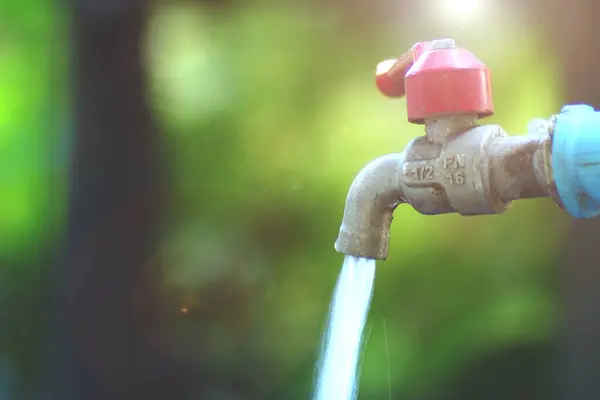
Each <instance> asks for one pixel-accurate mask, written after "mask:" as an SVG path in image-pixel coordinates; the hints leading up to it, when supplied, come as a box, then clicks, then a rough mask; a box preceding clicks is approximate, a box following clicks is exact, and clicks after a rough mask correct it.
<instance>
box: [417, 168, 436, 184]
mask: <svg viewBox="0 0 600 400" xmlns="http://www.w3.org/2000/svg"><path fill="white" fill-rule="evenodd" d="M412 176H413V178H414V179H415V180H417V181H431V180H433V178H434V177H435V168H433V166H431V165H425V166H422V167H416V168H413V170H412Z"/></svg>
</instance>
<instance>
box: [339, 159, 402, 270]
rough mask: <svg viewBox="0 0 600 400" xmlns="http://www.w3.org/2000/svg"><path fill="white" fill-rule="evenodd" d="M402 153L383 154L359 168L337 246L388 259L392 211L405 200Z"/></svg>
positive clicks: (349, 250)
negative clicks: (360, 169)
mask: <svg viewBox="0 0 600 400" xmlns="http://www.w3.org/2000/svg"><path fill="white" fill-rule="evenodd" d="M403 160H404V155H403V154H402V153H397V154H389V155H386V156H383V157H380V158H378V159H376V160H374V161H372V162H371V163H369V164H368V165H367V166H366V167H365V168H363V169H362V171H360V173H359V174H358V176H357V177H356V178H355V179H354V182H353V183H352V186H351V187H350V190H349V192H348V197H347V198H346V208H345V210H344V218H343V220H342V226H341V228H340V234H339V236H338V238H337V241H336V242H335V249H336V250H337V251H338V252H340V253H343V254H348V255H353V256H356V257H363V258H370V259H376V260H385V259H386V258H387V252H388V243H389V241H390V225H391V223H392V218H393V215H392V214H393V212H394V210H395V209H396V207H397V206H398V204H400V203H402V202H404V201H405V200H404V197H403V192H402V186H401V182H402V165H403Z"/></svg>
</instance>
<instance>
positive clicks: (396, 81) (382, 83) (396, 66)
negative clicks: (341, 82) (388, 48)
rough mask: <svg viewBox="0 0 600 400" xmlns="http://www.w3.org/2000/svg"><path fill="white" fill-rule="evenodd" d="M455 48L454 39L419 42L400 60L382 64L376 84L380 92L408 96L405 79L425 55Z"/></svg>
mask: <svg viewBox="0 0 600 400" xmlns="http://www.w3.org/2000/svg"><path fill="white" fill-rule="evenodd" d="M454 47H456V43H455V42H454V40H452V39H438V40H433V41H430V42H419V43H417V44H415V45H414V46H413V47H412V48H411V49H410V50H409V51H407V52H406V53H404V54H402V55H401V56H400V57H399V58H397V59H391V60H385V61H382V62H380V63H379V64H378V65H377V69H376V72H375V84H376V85H377V88H378V89H379V91H380V92H381V93H383V94H384V95H386V96H388V97H402V96H404V95H405V94H406V91H405V88H404V77H405V76H406V73H407V72H408V70H409V69H410V68H411V67H412V66H413V64H414V63H415V62H416V61H417V59H418V58H419V57H421V55H422V54H423V53H425V52H426V51H429V50H432V49H450V48H454Z"/></svg>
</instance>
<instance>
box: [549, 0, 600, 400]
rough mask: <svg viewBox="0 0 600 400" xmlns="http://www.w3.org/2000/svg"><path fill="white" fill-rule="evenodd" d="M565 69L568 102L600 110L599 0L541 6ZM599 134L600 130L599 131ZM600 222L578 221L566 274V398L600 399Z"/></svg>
mask: <svg viewBox="0 0 600 400" xmlns="http://www.w3.org/2000/svg"><path fill="white" fill-rule="evenodd" d="M541 7H544V8H540V9H541V10H548V11H547V12H544V14H547V13H548V12H549V13H552V14H553V15H552V17H551V18H549V19H547V20H546V25H547V26H548V29H549V31H550V32H551V35H552V36H553V40H554V42H555V43H556V49H557V54H558V55H559V62H561V63H562V66H563V71H564V82H565V88H566V93H565V94H566V97H565V99H564V103H565V104H568V103H587V104H591V105H593V106H594V107H596V108H598V107H599V106H600V69H598V66H599V65H600V51H598V37H600V24H598V20H599V19H600V7H599V6H598V3H597V2H596V1H595V0H577V1H576V2H558V1H556V2H552V4H551V5H547V4H546V3H544V4H542V5H541ZM599 134H600V132H599ZM599 238H600V219H598V218H597V219H594V220H589V221H580V220H573V222H572V224H571V228H570V232H569V237H568V251H567V254H566V256H565V259H564V267H563V269H562V272H561V276H560V278H561V285H562V290H563V298H564V301H565V313H566V315H565V318H566V324H565V332H564V333H565V336H564V346H565V347H564V349H565V353H564V354H565V359H564V361H565V362H564V364H563V377H564V383H565V386H564V390H563V391H562V397H561V399H564V400H588V399H598V398H600V378H599V377H600V312H599V311H598V310H599V307H600V251H599V250H598V243H599Z"/></svg>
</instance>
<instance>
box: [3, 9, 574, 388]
mask: <svg viewBox="0 0 600 400" xmlns="http://www.w3.org/2000/svg"><path fill="white" fill-rule="evenodd" d="M487 3H492V2H491V1H488V2H486V4H485V6H481V7H479V6H478V5H477V4H476V5H469V4H466V5H463V6H461V7H467V8H462V9H461V10H462V11H460V12H456V7H455V8H446V9H445V8H443V7H444V5H443V4H439V5H437V4H434V2H433V1H432V2H424V3H423V5H416V6H414V9H413V10H412V11H411V12H413V13H414V15H415V16H414V18H409V22H410V21H411V20H412V23H407V19H406V17H403V19H402V23H400V22H395V21H394V20H393V18H392V17H390V16H388V17H387V18H388V19H387V20H386V22H382V23H378V22H377V20H376V19H375V20H373V18H374V17H373V16H372V14H368V13H367V16H371V19H369V18H367V17H365V18H364V19H361V15H360V13H357V11H356V10H357V8H358V7H356V6H354V7H350V6H348V7H346V6H345V5H344V4H336V5H332V4H330V3H328V5H327V6H325V5H322V4H320V3H319V2H306V3H293V2H280V3H273V2H264V1H260V0H247V1H245V2H238V3H231V4H227V6H226V7H220V6H215V5H214V4H212V3H210V2H205V3H201V2H197V3H191V2H156V4H154V6H153V9H152V14H151V16H150V17H149V24H148V26H147V31H146V34H145V36H144V42H143V48H144V57H145V60H146V67H147V70H148V73H149V77H150V81H149V85H150V89H151V90H150V93H151V96H150V97H149V98H148V99H147V100H148V101H149V102H150V104H151V106H152V108H153V110H154V111H155V116H156V119H157V121H158V123H159V126H160V131H161V133H162V134H163V136H164V139H165V143H166V144H165V146H166V149H165V150H166V151H167V154H168V158H169V160H170V171H171V181H170V183H171V191H170V193H169V197H170V202H169V209H168V210H167V214H168V229H167V232H166V233H165V234H164V235H163V240H162V244H161V246H160V249H158V250H157V252H156V257H157V259H159V260H160V264H161V268H162V269H161V271H163V272H164V273H163V274H162V275H161V278H160V282H159V284H158V285H157V287H158V289H157V293H158V298H159V299H160V301H159V302H158V303H159V307H158V311H157V315H158V316H159V320H160V322H161V323H160V329H148V330H146V334H147V336H148V339H149V340H150V341H151V342H152V343H153V345H154V346H155V348H156V349H158V351H160V352H162V353H164V354H168V355H169V356H170V357H174V358H176V359H179V360H183V361H184V362H186V363H192V364H193V363H208V364H209V365H210V366H211V368H212V369H213V370H214V371H219V372H218V373H219V374H221V375H222V376H223V377H228V376H232V375H236V376H239V377H241V378H239V379H242V380H244V379H245V380H246V381H247V382H251V384H250V385H249V386H251V387H252V389H247V391H246V392H244V391H243V390H239V389H234V388H233V386H232V387H230V388H228V387H227V385H226V384H224V383H220V385H222V387H221V388H220V389H219V390H222V391H223V392H222V393H225V392H226V391H227V390H229V391H231V392H232V393H233V392H235V390H237V396H238V397H235V398H265V399H267V398H277V399H306V398H308V396H309V394H310V392H311V388H312V384H313V370H314V364H315V361H316V358H317V351H318V349H319V343H320V335H321V333H322V331H323V329H324V323H325V321H326V317H327V311H328V306H329V302H330V298H331V295H332V291H333V288H334V284H335V281H336V278H337V275H338V273H339V270H340V267H341V263H342V259H343V257H342V256H341V255H339V254H337V253H335V251H334V250H333V242H334V240H335V238H336V235H337V231H338V228H339V224H340V221H341V216H342V211H343V206H344V201H345V196H346V193H347V190H348V187H349V185H350V183H351V182H352V180H353V178H354V176H355V175H356V174H357V172H358V171H359V170H360V168H361V167H362V166H364V165H365V164H366V163H367V162H369V161H370V160H372V159H374V158H376V157H377V156H379V155H382V154H386V153H390V152H396V151H399V150H401V149H403V148H404V146H405V145H406V144H407V143H408V142H409V140H411V139H412V138H414V137H415V136H417V135H421V134H422V127H420V126H414V125H411V124H409V123H408V122H407V121H406V112H405V103H404V101H403V100H390V99H386V98H384V97H383V96H381V95H380V94H379V93H378V92H377V90H376V89H375V86H374V79H373V73H374V68H375V66H376V64H377V63H378V62H379V61H381V60H383V59H385V58H390V57H393V56H397V55H399V54H400V53H401V52H403V51H405V50H407V49H408V48H409V47H410V46H411V45H412V44H413V43H415V42H417V41H419V40H427V39H430V38H433V37H439V36H452V37H454V38H455V39H456V40H457V41H458V43H459V44H460V45H461V46H464V47H466V48H468V49H469V50H470V51H472V52H473V53H474V54H476V55H477V56H478V57H479V58H480V59H481V60H483V61H484V62H485V63H486V64H487V65H488V67H489V68H490V70H491V72H492V77H493V78H492V79H493V88H494V100H495V103H496V116H494V117H492V118H490V119H489V121H487V122H489V123H491V122H493V123H498V124H501V125H502V126H503V127H504V128H505V129H506V130H507V131H509V132H511V133H513V134H520V133H523V132H525V130H526V126H527V123H528V122H529V121H530V120H531V119H532V118H535V117H546V116H549V115H551V114H553V113H556V112H557V111H558V110H559V107H560V106H561V103H562V102H561V96H562V92H561V91H562V86H563V85H562V82H561V81H560V72H559V71H557V70H556V69H555V68H554V67H553V66H554V65H556V63H555V58H556V54H553V53H552V51H551V50H552V46H550V44H549V43H547V42H544V39H543V37H542V35H541V34H539V35H538V34H537V33H536V32H537V31H536V29H534V28H532V26H531V25H529V24H527V22H526V21H525V20H524V19H523V17H522V16H521V15H519V13H518V9H515V10H517V11H514V10H513V9H512V8H509V7H501V6H500V5H499V4H497V5H495V6H494V5H493V4H487ZM498 3H499V2H498ZM481 4H482V2H480V3H479V5H481ZM364 7H371V6H370V5H369V4H367V5H364ZM373 7H374V5H373ZM469 7H470V8H469ZM350 9H351V10H350ZM69 17H70V11H69V9H68V7H66V6H65V5H64V4H61V3H58V2H52V1H48V0H20V1H18V2H17V1H10V0H3V1H1V2H0V165H1V168H0V303H1V304H2V305H3V307H2V310H0V322H1V323H2V327H3V329H0V398H2V399H4V398H7V399H11V398H16V397H14V396H11V395H6V396H8V397H2V390H6V391H7V392H6V393H10V392H8V390H18V388H19V387H35V386H36V385H39V384H40V382H41V380H42V378H41V376H42V375H43V373H44V372H43V370H42V368H41V367H40V365H42V361H43V357H44V356H45V353H44V351H43V349H44V348H45V347H46V346H47V342H46V338H45V335H46V334H45V332H46V330H47V329H48V328H47V325H48V318H49V317H48V312H47V302H48V298H49V296H50V294H49V290H48V284H47V283H48V275H49V274H50V270H49V264H50V261H49V260H51V259H53V257H56V256H57V254H60V250H57V249H58V247H59V246H60V241H61V238H62V237H63V236H64V232H65V226H66V225H65V219H66V209H67V205H66V204H67V188H68V176H69V175H68V173H69V168H70V167H69V165H70V164H69V155H70V151H71V145H70V143H71V142H70V138H71V135H72V134H71V131H72V126H71V125H72V124H71V122H70V121H71V117H72V115H71V113H72V111H71V110H72V107H71V101H72V100H70V97H69V96H70V91H71V87H70V74H71V65H70V51H71V50H70V49H71V47H70V46H71V45H70V42H69V41H70V38H69V34H70V27H69ZM361 21H362V22H361ZM477 32H479V33H477ZM481 32H485V34H481ZM524 65H527V68H523V66H524ZM396 215H397V216H396V219H395V222H394V225H393V229H392V239H391V245H390V255H389V259H388V261H386V262H385V263H380V264H379V266H378V269H377V276H376V286H375V294H374V298H373V305H372V309H371V312H370V315H369V319H368V322H367V328H366V332H367V339H366V341H365V345H364V354H363V358H364V361H363V362H362V365H361V381H360V395H359V398H363V399H383V398H388V396H389V395H388V392H389V390H390V386H391V393H392V398H411V399H415V398H426V397H427V396H430V397H431V398H442V399H443V398H450V393H453V392H452V391H453V390H455V388H456V387H457V385H458V386H460V382H462V381H463V380H464V377H465V374H466V375H468V374H469V371H470V368H473V365H476V364H477V362H478V361H479V360H481V359H483V358H485V357H487V356H489V355H490V354H495V353H496V352H498V351H500V352H501V351H503V349H506V348H507V347H519V346H525V347H527V346H536V345H538V344H541V345H544V344H545V343H549V342H551V341H552V340H553V338H554V337H555V336H556V334H557V331H558V329H560V326H561V324H562V321H561V313H560V304H559V302H558V300H557V297H556V282H555V281H556V277H555V273H554V271H553V265H554V259H555V258H556V257H557V256H558V255H559V254H560V252H561V251H562V250H563V246H562V242H563V241H562V239H564V233H563V232H564V231H565V230H564V229H563V228H564V227H565V223H566V221H567V217H566V216H565V215H564V214H563V213H562V212H561V211H560V210H559V209H558V208H557V207H556V206H554V205H553V204H552V202H551V201H549V200H540V201H538V200H531V201H522V202H517V203H516V204H514V206H513V207H512V208H511V210H510V211H509V212H507V213H505V214H504V215H498V216H489V217H478V218H463V217H459V216H454V215H444V216H437V217H425V216H421V215H418V214H417V213H415V212H414V211H413V210H411V209H410V208H409V207H400V208H399V209H398V210H397V214H396ZM508 379H509V378H508V377H506V378H503V377H502V373H501V372H499V374H498V375H497V376H496V381H497V383H498V384H499V385H501V384H502V382H505V381H506V382H508ZM226 381H227V380H226V378H224V380H223V382H226ZM492 384H494V383H493V382H492ZM249 386H248V385H247V386H246V387H249ZM11 388H12V389H11ZM456 390H459V389H456ZM14 393H16V392H14ZM443 393H446V395H444V394H443ZM227 396H228V395H225V394H223V395H222V396H221V397H219V395H216V397H214V398H222V399H226V398H234V397H227ZM198 398H209V397H198ZM427 398H429V397H427ZM515 398H516V397H515ZM536 398H537V397H536ZM539 398H543V397H539Z"/></svg>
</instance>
